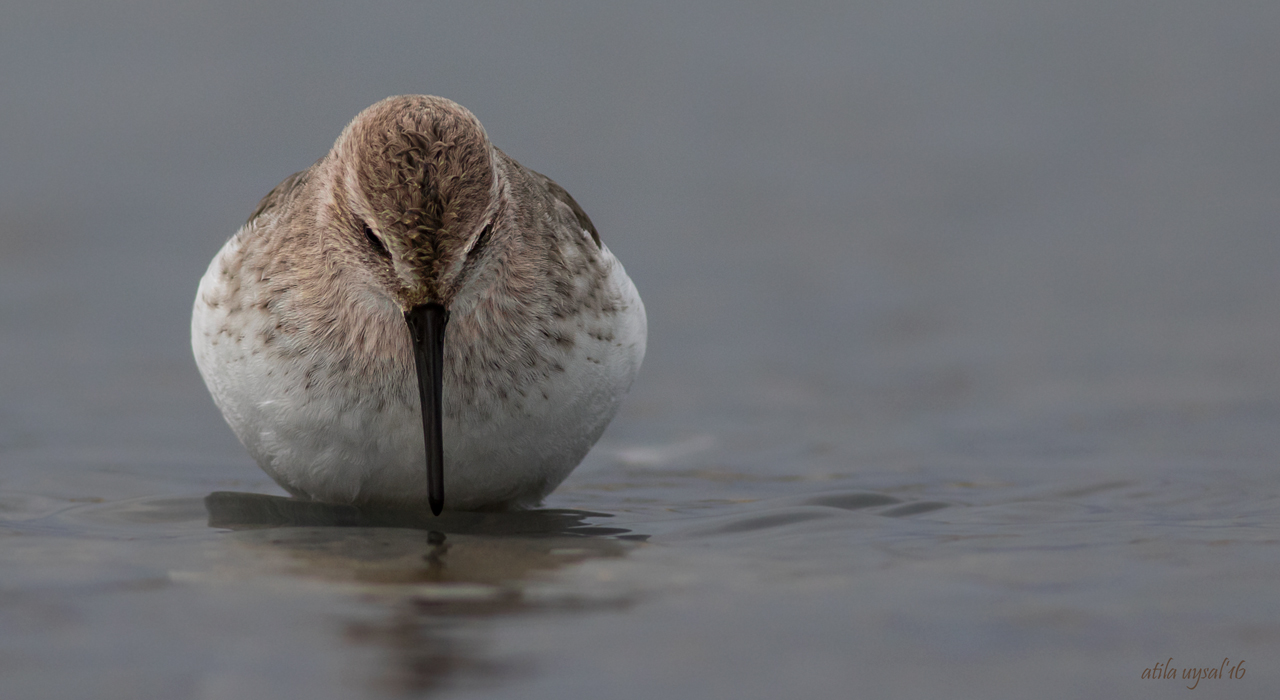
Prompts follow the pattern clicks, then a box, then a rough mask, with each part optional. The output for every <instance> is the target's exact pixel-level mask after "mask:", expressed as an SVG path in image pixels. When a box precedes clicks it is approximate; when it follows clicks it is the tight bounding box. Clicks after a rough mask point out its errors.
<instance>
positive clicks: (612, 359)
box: [192, 96, 646, 512]
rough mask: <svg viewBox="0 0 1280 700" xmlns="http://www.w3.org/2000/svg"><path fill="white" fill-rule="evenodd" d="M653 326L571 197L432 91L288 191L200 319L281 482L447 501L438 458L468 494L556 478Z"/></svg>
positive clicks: (610, 407)
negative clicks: (432, 475) (433, 477)
mask: <svg viewBox="0 0 1280 700" xmlns="http://www.w3.org/2000/svg"><path fill="white" fill-rule="evenodd" d="M645 336H646V321H645V313H644V306H643V304H642V303H641V301H640V297H639V295H638V294H637V292H636V289H635V287H634V285H632V283H631V280H630V279H629V278H628V277H627V275H626V273H625V271H624V270H623V268H622V265H621V264H620V263H619V262H618V261H617V259H616V258H614V256H613V255H612V254H611V253H610V252H609V250H608V248H607V247H605V246H604V245H603V244H602V243H601V242H600V239H599V236H598V234H597V233H596V230H595V227H594V226H593V225H592V224H591V221H590V220H589V219H588V218H587V216H586V214H585V213H584V212H583V211H582V209H581V208H580V207H579V206H578V204H577V203H576V202H574V200H573V198H572V197H570V196H569V194H568V193H567V192H565V191H564V190H563V189H562V188H561V187H559V186H558V185H556V184H555V183H554V182H552V181H551V180H549V179H547V178H546V177H544V176H542V175H539V174H537V173H535V172H533V171H531V170H528V169H526V168H524V167H523V166H521V165H520V164H519V163H517V162H515V161H514V160H512V159H511V158H509V157H507V156H506V155H505V154H503V153H502V152H501V151H499V150H497V149H496V148H494V147H493V146H492V145H491V144H490V143H489V141H488V137H487V136H486V135H485V133H484V130H483V128H482V127H481V126H480V124H479V122H478V121H477V120H476V119H475V117H474V116H472V115H471V113H470V112H468V111H467V110H465V109H464V108H462V107H461V106H459V105H457V104H455V103H453V102H450V101H448V100H444V99H441V98H436V97H425V96H405V97H396V98H388V99H387V100H384V101H382V102H379V103H378V104H375V105H374V106H372V107H370V108H369V109H367V110H365V111H364V112H362V113H361V114H360V115H358V116H357V117H356V119H355V120H353V121H352V123H351V124H350V125H349V126H348V127H347V128H346V129H345V130H344V131H343V133H342V135H341V136H340V137H339V138H338V141H337V142H336V143H335V144H334V147H333V150H332V151H330V153H329V154H328V155H326V156H325V157H324V158H321V159H320V160H319V161H317V162H316V163H315V164H314V165H313V166H311V167H310V168H309V169H307V170H304V171H302V172H300V173H297V174H296V175H293V176H292V177H290V178H288V179H286V180H285V181H284V182H283V183H281V184H280V185H279V186H278V187H276V188H275V189H274V190H273V191H272V192H271V193H270V194H268V195H267V197H266V198H264V199H263V201H262V202H261V203H260V204H259V205H258V208H257V210H256V211H255V212H254V213H253V215H252V216H251V217H250V219H249V221H248V222H247V223H246V224H245V225H244V226H243V227H242V228H241V229H240V231H239V232H238V233H236V235H235V236H234V237H232V238H231V240H230V241H228V242H227V244H226V245H225V246H224V247H223V249H222V250H221V252H219V253H218V255H217V257H215V258H214V260H213V262H212V264H210V266H209V269H208V272H206V273H205V276H204V278H203V279H202V280H201V282H200V288H199V291H198V292H197V295H196V302H195V310H194V314H193V317H192V345H193V348H194V351H195V356H196V363H197V365H198V366H199V368H200V372H201V374H202V375H203V376H204V378H205V382H206V383H207V385H208V387H209V390H210V392H211V393H212V394H213V398H214V401H215V402H216V403H217V405H218V407H219V408H220V409H221V410H222V413H223V416H224V417H225V418H226V420H227V422H228V423H229V424H230V426H231V428H232V430H233V431H234V432H235V433H236V435H237V436H238V437H239V438H240V441H241V442H242V443H244V445H245V447H246V448H247V449H248V450H249V453H250V454H251V455H252V456H253V457H254V459H256V460H257V461H258V463H259V464H260V465H261V466H262V468H263V469H264V470H265V471H266V472H267V473H268V474H269V475H271V477H272V478H273V479H275V480H276V481H277V482H278V483H279V484H280V485H281V486H283V487H284V488H285V489H287V490H288V491H290V492H291V493H293V494H295V495H297V496H300V497H305V498H311V499H315V500H321V501H328V502H335V503H356V504H380V505H398V506H415V507H416V506H420V505H425V504H427V503H428V501H429V495H430V500H431V506H432V509H433V510H436V511H437V512H438V510H439V507H440V505H441V504H442V501H440V498H439V488H440V486H439V483H438V482H437V483H436V484H435V485H433V486H431V487H430V488H429V486H428V484H429V479H428V474H429V473H430V472H432V471H433V470H435V471H436V472H437V474H436V476H437V478H438V477H439V476H441V475H442V477H443V483H444V489H445V491H444V493H447V499H448V500H447V503H448V507H449V508H451V509H463V510H468V509H481V508H502V507H520V506H528V505H533V504H536V503H537V502H538V501H539V500H540V499H542V497H544V496H545V495H546V494H548V493H549V492H550V491H551V490H552V489H554V488H555V487H556V486H557V485H558V484H559V483H560V482H561V481H562V480H563V479H564V478H565V477H566V476H567V475H568V474H569V472H570V471H572V470H573V468H574V467H576V466H577V465H578V463H579V462H580V461H581V460H582V458H583V457H584V456H585V455H586V453H587V450H589V449H590V448H591V446H592V445H593V444H594V443H595V441H596V440H597V438H599V436H600V433H601V432H602V431H603V430H604V428H605V426H606V425H607V424H608V423H609V421H610V419H612V417H613V415H614V414H615V412H616V411H617V408H618V405H619V401H620V400H621V398H622V396H623V395H624V394H625V393H626V391H627V389H628V388H629V386H630V385H631V382H632V379H633V378H634V377H635V374H636V372H637V371H638V369H639V367H640V362H641V360H642V359H643V356H644V349H645ZM432 338H434V339H435V340H434V341H433V340H431V339H432ZM441 341H442V343H443V350H442V351H441V350H440V349H439V348H436V350H434V351H433V350H432V349H431V345H432V343H433V342H434V343H436V344H437V345H438V344H439V343H440V342H441ZM433 357H434V358H435V362H436V363H437V366H436V368H435V369H432V366H431V362H432V358H433ZM433 377H434V381H435V383H436V384H435V393H434V396H435V397H436V399H435V403H434V407H433V401H432V396H433V393H432V388H431V386H430V384H431V381H433V379H432V378H433ZM424 409H425V411H424ZM433 426H434V427H433ZM433 430H434V431H436V432H435V433H434V435H435V437H433ZM424 436H425V437H424ZM433 440H434V441H435V442H434V443H433V442H432V441H433ZM441 443H442V444H441ZM433 444H434V445H435V447H434V448H433V447H432V445H433ZM433 449H434V450H435V452H436V456H435V457H433V456H432V451H433ZM441 458H442V462H441ZM441 465H442V466H441Z"/></svg>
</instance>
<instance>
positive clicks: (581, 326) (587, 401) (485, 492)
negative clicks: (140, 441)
mask: <svg viewBox="0 0 1280 700" xmlns="http://www.w3.org/2000/svg"><path fill="white" fill-rule="evenodd" d="M245 235H246V230H242V231H241V233H240V234H237V236H235V237H233V238H232V239H231V240H230V241H228V242H227V244H226V245H225V246H224V247H223V249H222V250H221V251H220V252H219V254H218V255H217V257H215V258H214V260H213V262H212V263H211V264H210V266H209V269H208V271H207V272H206V273H205V275H204V277H203V278H202V279H201V282H200V287H199V291H198V292H197V295H196V301H195V308H194V313H193V316H192V328H191V332H192V346H193V350H194V352H195V358H196V364H197V365H198V366H199V369H200V372H201V374H202V375H203V376H204V379H205V382H206V384H207V385H208V387H209V390H210V392H211V393H212V394H213V398H214V401H215V402H216V403H217V405H218V407H219V409H221V411H222V413H223V416H224V417H225V418H226V420H227V423H228V424H229V425H230V426H231V428H232V430H233V431H234V432H235V434H236V435H237V437H239V438H240V441H241V442H242V443H244V445H245V447H246V448H247V449H248V451H249V453H250V454H251V455H252V456H253V457H254V458H255V459H256V460H257V461H258V463H259V464H260V465H261V466H262V468H263V469H264V470H265V471H266V472H267V473H268V474H270V475H271V476H272V478H274V479H275V480H276V481H277V482H278V483H280V485H281V486H283V487H284V488H286V489H287V490H289V491H290V492H292V493H294V494H297V495H300V496H305V497H310V498H314V499H317V500H324V501H332V502H348V503H352V502H354V503H388V504H412V505H418V504H422V503H424V502H425V500H426V475H425V466H424V465H425V455H424V447H423V437H422V424H421V419H420V414H419V408H418V391H417V385H416V375H415V373H414V371H413V368H412V367H411V366H395V367H392V368H390V369H389V370H387V371H379V372H368V373H365V374H359V373H353V371H352V370H351V367H350V366H349V365H348V364H346V363H344V362H343V361H342V358H341V357H337V356H327V355H325V354H324V352H322V351H321V350H318V349H317V348H318V347H319V346H317V345H316V344H314V343H311V342H309V340H308V338H306V337H289V336H287V335H284V336H282V335H280V334H272V333H270V331H271V329H272V327H273V326H275V325H276V324H277V323H278V318H277V315H278V314H279V310H278V309H275V310H269V309H268V307H267V304H266V303H265V301H264V300H263V299H262V295H263V294H265V287H264V286H263V284H262V280H255V279H249V278H246V277H245V276H244V274H241V273H243V272H245V271H243V270H240V269H238V268H237V267H236V266H238V265H239V264H240V260H241V259H242V257H243V256H242V255H241V254H240V253H241V251H240V248H241V246H242V245H243V241H244V238H243V237H244V236H245ZM600 254H601V262H602V270H603V272H604V275H605V277H604V280H603V285H602V286H603V292H604V293H605V294H606V295H608V296H609V297H610V299H611V302H612V303H611V307H612V308H613V309H614V310H613V311H612V312H610V313H608V314H604V315H599V314H597V315H595V316H593V317H591V318H590V319H589V320H588V319H587V318H586V317H585V316H584V317H583V318H581V319H573V318H571V319H568V322H567V324H566V326H565V327H566V329H567V331H566V332H568V333H570V339H571V341H572V342H566V343H562V344H561V346H560V347H558V349H556V350H555V352H557V353H559V354H558V355H557V356H556V357H555V362H556V364H557V366H558V367H559V368H560V370H559V371H556V372H553V373H549V374H548V375H547V376H546V377H545V379H542V380H540V381H538V382H537V383H536V384H533V385H529V386H524V387H522V393H516V392H506V391H504V389H503V387H502V383H501V382H493V383H480V384H478V385H477V386H479V389H478V390H477V391H478V393H476V392H472V393H471V394H470V395H469V399H468V402H467V403H466V405H462V401H461V399H460V398H458V397H457V396H455V394H456V393H457V392H456V391H455V390H456V389H457V387H451V382H450V377H451V371H450V368H451V367H453V370H454V371H453V373H452V374H454V375H456V372H457V371H459V370H458V369H457V362H458V360H457V358H451V357H450V348H449V345H448V341H447V338H448V336H446V351H445V352H446V373H445V377H446V381H445V385H444V403H445V411H444V412H445V419H444V445H445V489H446V498H447V500H446V503H447V505H448V507H449V508H451V509H452V508H457V509H474V508H479V507H485V506H521V505H531V504H533V503H536V502H537V501H538V500H540V499H541V498H542V497H543V496H545V495H546V494H547V493H549V492H550V491H551V490H552V489H554V488H555V487H556V486H557V485H558V484H559V483H560V482H561V481H562V480H563V479H564V478H565V477H566V476H568V474H569V473H570V472H571V471H572V470H573V468H574V467H576V466H577V464H578V463H579V462H580V461H581V460H582V458H583V457H584V456H585V455H586V453H587V451H588V450H589V449H590V447H591V446H592V445H593V444H594V443H595V441H596V440H597V439H598V438H599V436H600V434H601V432H603V430H604V428H605V426H606V425H608V423H609V421H610V420H611V419H612V418H613V416H614V414H615V413H616V412H617V409H618V406H619V402H620V400H621V398H622V397H623V395H624V394H625V393H626V391H627V389H628V388H629V387H630V385H631V382H632V380H633V379H634V377H635V375H636V372H637V371H638V370H639V367H640V363H641V360H642V359H643V357H644V352H645V339H646V319H645V311H644V305H643V303H642V302H641V300H640V296H639V294H638V293H637V291H636V288H635V286H634V285H633V284H632V282H631V280H630V279H629V278H628V277H627V274H626V272H625V271H624V270H623V268H622V265H621V264H620V263H619V262H618V261H617V259H616V258H614V256H613V255H612V253H610V252H609V251H608V249H607V248H603V249H602V250H601V251H600ZM232 268H236V269H232ZM229 270H230V272H231V273H232V274H230V275H229V274H228V271H229ZM370 310H371V313H374V314H381V315H382V316H385V322H386V323H388V324H396V325H397V326H403V321H402V320H401V317H400V313H399V311H398V309H397V308H396V307H395V305H394V304H393V303H391V302H390V301H385V302H383V303H380V304H379V303H374V304H372V305H371V307H370ZM404 332H405V333H406V334H407V330H406V331H404ZM265 338H272V340H270V341H269V342H268V341H267V340H264V339H265Z"/></svg>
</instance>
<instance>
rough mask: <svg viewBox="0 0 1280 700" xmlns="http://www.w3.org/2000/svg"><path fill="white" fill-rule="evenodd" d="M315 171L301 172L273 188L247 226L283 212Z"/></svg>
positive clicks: (254, 210)
mask: <svg viewBox="0 0 1280 700" xmlns="http://www.w3.org/2000/svg"><path fill="white" fill-rule="evenodd" d="M314 169H315V168H314V166H313V167H311V168H307V169H306V170H299V171H298V172H296V173H294V174H292V175H290V176H289V177H286V178H285V179H284V180H283V181H281V183H280V184H278V185H276V186H275V187H273V188H272V189H271V191H270V192H268V193H267V196H265V197H263V198H262V199H261V200H260V201H259V202H258V206H256V207H254V209H253V213H252V214H250V215H249V218H248V219H246V220H245V224H251V223H253V222H254V220H255V219H257V218H258V217H260V216H264V215H270V214H277V213H279V212H281V211H283V210H284V209H285V208H286V207H287V206H288V204H289V203H290V202H292V201H293V199H294V197H296V196H297V195H298V192H300V191H301V190H302V188H303V187H305V186H306V184H307V182H308V181H309V180H310V179H311V173H312V171H313V170H314Z"/></svg>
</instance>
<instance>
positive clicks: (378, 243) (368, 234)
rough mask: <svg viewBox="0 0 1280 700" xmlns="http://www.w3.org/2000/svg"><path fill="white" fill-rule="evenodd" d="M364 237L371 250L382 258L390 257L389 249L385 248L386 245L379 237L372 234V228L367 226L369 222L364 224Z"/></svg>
mask: <svg viewBox="0 0 1280 700" xmlns="http://www.w3.org/2000/svg"><path fill="white" fill-rule="evenodd" d="M364 237H365V240H367V241H369V245H371V246H373V252H375V253H377V254H378V255H381V256H382V257H384V258H389V257H391V251H389V250H387V246H386V244H384V243H383V242H382V239H381V238H378V237H377V236H376V235H374V233H373V229H371V228H369V224H365V225H364Z"/></svg>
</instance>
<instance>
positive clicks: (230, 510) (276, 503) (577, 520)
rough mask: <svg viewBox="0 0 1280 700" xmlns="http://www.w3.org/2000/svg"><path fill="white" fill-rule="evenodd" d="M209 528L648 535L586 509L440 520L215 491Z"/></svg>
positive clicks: (457, 514) (417, 513)
mask: <svg viewBox="0 0 1280 700" xmlns="http://www.w3.org/2000/svg"><path fill="white" fill-rule="evenodd" d="M204 504H205V508H206V509H207V510H208V511H209V527H215V528H225V529H228V530H246V529H254V528H278V527H390V528H406V529H411V530H427V531H434V532H442V533H445V534H459V535H499V536H502V535H506V536H514V535H559V536H576V537H614V538H619V539H627V540H636V541H644V540H646V539H648V536H647V535H639V534H635V533H632V532H631V531H630V530H626V529H623V528H616V527H600V526H597V525H593V524H591V523H589V522H587V521H588V519H590V518H611V517H613V516H612V515H610V514H608V513H594V512H591V511H585V510H554V509H540V510H524V511H510V512H495V513H471V512H462V511H445V512H443V513H441V514H440V515H439V516H433V515H431V514H430V513H426V512H423V511H422V510H415V509H397V508H371V507H367V506H353V505H341V504H335V503H319V502H316V501H302V500H298V499H295V498H283V497H280V496H269V495H266V494H260V493H239V492H231V491H215V492H213V493H211V494H209V495H208V496H206V497H205V499H204Z"/></svg>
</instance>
